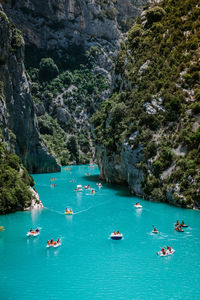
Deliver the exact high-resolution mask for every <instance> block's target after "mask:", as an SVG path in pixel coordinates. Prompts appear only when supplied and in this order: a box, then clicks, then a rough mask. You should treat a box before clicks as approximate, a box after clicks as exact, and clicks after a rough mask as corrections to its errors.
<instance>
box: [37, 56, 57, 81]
mask: <svg viewBox="0 0 200 300" xmlns="http://www.w3.org/2000/svg"><path fill="white" fill-rule="evenodd" d="M58 73H59V71H58V67H57V66H56V64H55V62H54V61H53V59H52V58H42V59H41V61H40V67H39V76H40V79H41V80H42V81H49V80H51V79H53V78H54V77H56V76H57V75H58Z"/></svg>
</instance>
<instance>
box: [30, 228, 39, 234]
mask: <svg viewBox="0 0 200 300" xmlns="http://www.w3.org/2000/svg"><path fill="white" fill-rule="evenodd" d="M29 231H30V232H31V233H38V232H40V231H39V229H38V228H36V229H35V230H33V228H31V229H30V230H29Z"/></svg>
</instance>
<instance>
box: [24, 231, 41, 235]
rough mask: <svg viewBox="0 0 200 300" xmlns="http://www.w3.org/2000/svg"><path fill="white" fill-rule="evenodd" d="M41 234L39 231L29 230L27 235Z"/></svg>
mask: <svg viewBox="0 0 200 300" xmlns="http://www.w3.org/2000/svg"><path fill="white" fill-rule="evenodd" d="M39 234H40V232H39V231H29V232H27V234H26V236H38V235H39Z"/></svg>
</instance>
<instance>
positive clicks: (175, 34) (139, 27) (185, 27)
mask: <svg viewBox="0 0 200 300" xmlns="http://www.w3.org/2000/svg"><path fill="white" fill-rule="evenodd" d="M153 2H154V3H153ZM199 17H200V6H199V1H198V0H194V1H187V2H184V3H183V2H182V1H181V0H177V1H176V3H175V2H174V1H168V0H162V1H149V5H147V6H146V7H145V9H144V11H143V12H142V14H141V16H140V17H139V18H138V19H137V20H136V23H135V24H134V26H133V27H132V28H131V29H130V30H129V32H128V36H127V40H126V41H125V43H124V44H122V47H121V50H120V52H119V53H118V56H117V59H116V65H115V82H114V91H113V93H112V96H111V97H110V99H109V100H108V101H106V102H105V103H102V105H101V108H100V110H99V111H98V112H96V113H95V114H94V115H93V116H92V119H91V122H92V124H93V132H94V137H95V143H96V150H97V151H96V153H97V160H98V165H99V168H100V171H101V176H102V178H104V179H105V180H106V181H108V182H113V183H121V184H124V183H125V184H128V185H129V187H130V189H131V191H132V192H133V193H134V194H136V195H138V196H143V197H145V198H146V199H149V200H153V201H161V202H169V203H171V204H174V205H177V206H182V207H187V208H193V209H196V208H200V190H199V184H200V175H199V174H200V152H199V149H200V84H199V82H200V72H199V70H200V43H199V37H200V35H199V32H200V31H199V30H200V21H199V20H200V18H199Z"/></svg>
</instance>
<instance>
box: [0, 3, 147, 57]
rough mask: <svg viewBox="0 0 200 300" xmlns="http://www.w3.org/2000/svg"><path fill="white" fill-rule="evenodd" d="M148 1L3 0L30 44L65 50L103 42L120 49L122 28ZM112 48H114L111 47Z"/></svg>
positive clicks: (127, 24) (123, 29)
mask: <svg viewBox="0 0 200 300" xmlns="http://www.w3.org/2000/svg"><path fill="white" fill-rule="evenodd" d="M145 2H146V1H145V0H140V1H132V0H106V1H105V0H57V1H54V0H52V1H46V0H40V1H34V0H30V1H25V0H18V1H15V0H2V3H3V5H4V9H5V10H6V12H7V13H8V15H9V16H10V17H11V18H12V20H13V21H14V22H15V23H16V25H17V26H18V27H19V28H20V29H21V30H22V32H23V34H24V36H25V41H26V44H32V45H35V46H36V47H37V48H44V49H46V50H47V49H53V50H61V49H67V48H68V46H69V45H71V44H74V43H75V44H81V43H84V45H85V47H86V48H88V47H89V46H91V45H94V44H97V43H99V44H100V45H101V46H107V47H109V48H108V49H107V50H108V52H110V51H116V46H117V45H119V41H120V35H121V31H125V30H126V29H127V28H129V27H130V22H131V19H135V17H136V16H137V15H138V14H139V12H140V7H141V6H142V5H143V4H144V3H145ZM110 47H111V48H110Z"/></svg>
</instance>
